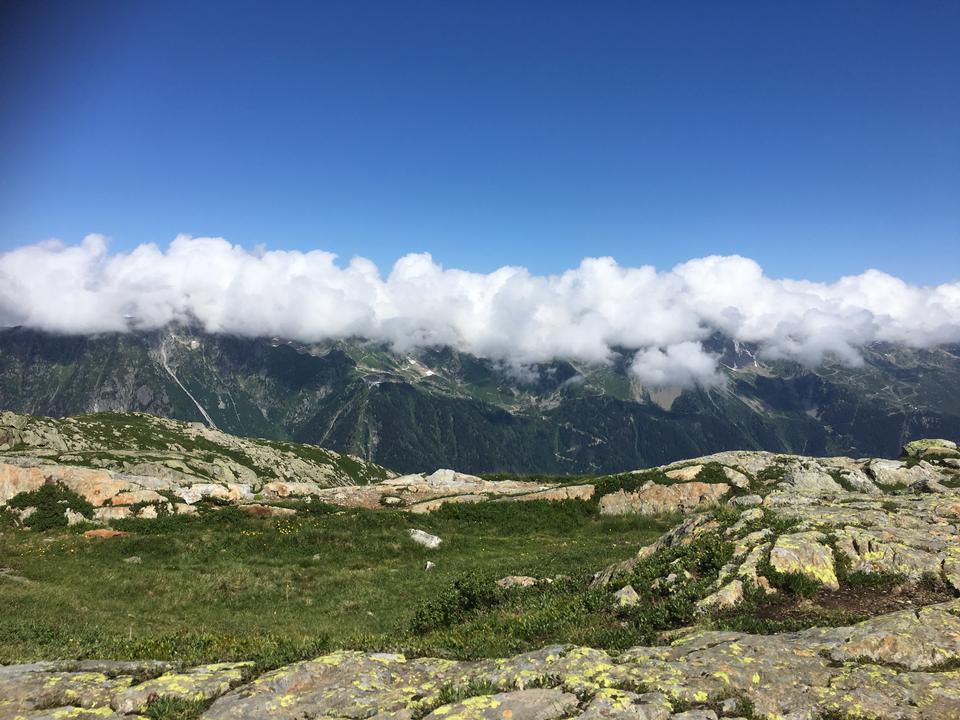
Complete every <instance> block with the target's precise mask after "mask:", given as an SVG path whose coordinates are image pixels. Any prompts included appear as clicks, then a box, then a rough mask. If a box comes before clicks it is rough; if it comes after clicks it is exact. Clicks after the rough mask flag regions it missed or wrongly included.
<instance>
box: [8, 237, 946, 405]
mask: <svg viewBox="0 0 960 720" xmlns="http://www.w3.org/2000/svg"><path fill="white" fill-rule="evenodd" d="M174 321H180V322H198V323H200V324H201V325H202V326H203V327H204V329H206V330H207V331H210V332H222V333H232V334H238V335H247V336H279V337H284V338H288V339H293V340H299V341H303V342H314V341H319V340H323V339H328V338H337V337H348V336H361V337H366V338H370V339H374V340H380V341H385V342H388V343H390V344H391V345H393V346H394V347H396V348H397V349H399V350H405V349H409V348H412V347H417V346H430V345H451V346H454V347H456V348H459V349H461V350H464V351H466V352H470V353H473V354H476V355H481V356H485V357H489V358H493V359H496V360H502V361H504V362H506V363H509V364H512V365H515V366H518V367H519V366H523V365H525V364H529V363H533V362H539V361H545V360H550V359H553V358H571V359H580V360H586V361H590V362H607V361H609V360H610V358H611V357H612V355H613V352H614V351H613V350H612V348H614V347H622V348H629V349H631V350H635V351H636V354H635V356H634V358H633V364H632V366H631V367H632V370H633V372H634V373H635V374H636V375H637V377H638V378H639V379H640V381H641V382H643V383H644V384H647V385H651V386H690V385H692V384H694V383H700V384H710V383H715V382H717V381H718V378H719V375H718V372H717V370H718V366H717V358H716V357H714V356H713V355H711V354H709V353H708V352H706V351H705V350H704V347H703V344H702V342H703V340H704V339H706V338H707V337H709V336H710V335H712V334H713V333H715V332H718V331H719V332H722V333H724V334H725V335H727V336H729V337H731V338H733V339H735V340H739V341H743V342H749V343H755V344H757V345H758V346H759V348H760V351H761V353H763V354H764V355H766V356H770V357H783V358H791V359H795V360H799V361H800V362H803V363H805V364H807V365H816V364H818V363H820V362H821V361H822V360H823V358H824V356H826V355H828V354H830V355H833V356H837V357H839V358H840V359H841V360H843V361H845V362H848V363H854V364H855V363H856V362H857V361H858V360H859V354H858V348H860V347H862V346H863V345H865V344H867V343H870V342H874V341H878V340H884V341H890V342H895V343H902V344H905V345H909V346H913V347H928V346H933V345H937V344H942V343H946V342H958V341H960V282H957V283H950V284H944V285H939V286H937V287H916V286H911V285H908V284H907V283H905V282H903V281H902V280H900V279H898V278H896V277H893V276H891V275H887V274H886V273H882V272H879V271H876V270H868V271H866V272H864V273H863V274H861V275H856V276H850V277H845V278H842V279H841V280H839V281H837V282H835V283H829V284H827V283H814V282H807V281H802V280H778V279H773V278H769V277H766V276H765V275H764V274H763V270H762V269H761V267H760V266H759V265H758V264H757V263H756V262H754V261H753V260H750V259H748V258H744V257H739V256H726V257H721V256H710V257H704V258H698V259H695V260H690V261H689V262H685V263H683V264H681V265H678V266H676V267H675V268H673V269H672V270H668V271H657V270H656V269H655V268H653V267H651V266H643V267H623V266H621V265H618V264H617V263H616V262H615V261H614V260H613V259H611V258H587V259H585V260H583V261H582V262H581V263H580V265H579V267H576V268H574V269H571V270H568V271H567V272H564V273H562V274H560V275H550V276H539V275H532V274H531V273H530V272H529V271H528V270H527V269H525V268H522V267H503V268H500V269H499V270H496V271H494V272H492V273H489V274H480V273H471V272H465V271H462V270H453V269H444V268H443V267H441V266H440V265H438V264H437V263H435V262H434V261H433V259H432V258H431V257H430V256H429V255H427V254H411V255H406V256H405V257H403V258H401V259H400V260H398V261H397V263H396V264H395V265H394V266H393V268H392V270H391V271H390V273H389V274H388V275H386V276H383V275H381V273H380V271H379V269H378V268H377V267H376V266H375V265H374V264H373V263H372V262H370V261H369V260H366V259H363V258H354V259H353V260H351V261H350V262H349V263H346V264H338V263H337V262H336V256H335V255H333V254H331V253H328V252H323V251H319V250H318V251H312V252H297V251H257V252H250V251H247V250H245V249H243V248H241V247H239V246H236V245H231V244H230V243H229V242H227V241H226V240H223V239H221V238H191V237H188V236H179V237H177V238H176V239H175V240H174V241H173V242H172V243H171V244H170V246H169V247H168V248H167V249H165V250H163V249H161V248H159V247H157V246H156V245H153V244H149V245H141V246H139V247H137V248H136V249H135V250H133V251H131V252H127V253H115V254H111V253H110V252H109V251H108V248H107V242H106V240H105V238H104V237H102V236H100V235H89V236H87V237H86V238H85V239H84V240H83V242H82V243H81V244H79V245H72V246H71V245H64V244H62V243H60V242H57V241H50V242H44V243H39V244H36V245H29V246H24V247H20V248H17V249H15V250H12V251H9V252H6V253H3V254H0V325H24V326H28V327H33V328H38V329H43V330H48V331H55V332H65V333H95V332H105V331H125V330H129V329H130V328H131V327H133V328H139V329H149V328H156V327H160V326H163V325H165V324H167V323H170V322H174Z"/></svg>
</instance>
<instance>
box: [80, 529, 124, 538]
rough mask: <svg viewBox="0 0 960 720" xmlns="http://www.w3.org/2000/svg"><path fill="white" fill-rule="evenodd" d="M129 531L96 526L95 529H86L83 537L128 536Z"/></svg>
mask: <svg viewBox="0 0 960 720" xmlns="http://www.w3.org/2000/svg"><path fill="white" fill-rule="evenodd" d="M129 535H130V533H128V532H123V531H122V530H110V529H108V528H97V529H96V530H87V531H86V532H85V533H84V534H83V536H84V537H85V538H118V537H128V536H129Z"/></svg>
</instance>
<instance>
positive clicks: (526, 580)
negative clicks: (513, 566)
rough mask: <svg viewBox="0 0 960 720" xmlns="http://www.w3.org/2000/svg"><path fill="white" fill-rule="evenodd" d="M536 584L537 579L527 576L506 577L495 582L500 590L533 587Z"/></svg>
mask: <svg viewBox="0 0 960 720" xmlns="http://www.w3.org/2000/svg"><path fill="white" fill-rule="evenodd" d="M536 584H537V579H536V578H534V577H530V576H529V575H507V576H506V577H502V578H500V579H499V580H497V585H499V586H500V587H502V588H515V587H533V586H534V585H536Z"/></svg>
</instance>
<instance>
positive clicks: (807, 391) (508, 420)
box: [0, 327, 960, 473]
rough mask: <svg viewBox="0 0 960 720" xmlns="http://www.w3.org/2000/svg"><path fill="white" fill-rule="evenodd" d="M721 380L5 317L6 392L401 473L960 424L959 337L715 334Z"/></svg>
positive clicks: (621, 463)
mask: <svg viewBox="0 0 960 720" xmlns="http://www.w3.org/2000/svg"><path fill="white" fill-rule="evenodd" d="M707 347H708V350H710V351H711V352H715V353H718V354H720V355H721V356H722V361H723V364H724V368H725V372H726V374H727V376H728V383H727V384H726V386H725V387H722V388H718V389H712V390H703V389H694V390H687V391H683V392H680V391H670V390H658V389H653V388H646V387H642V386H640V385H639V384H638V382H637V381H636V379H635V378H632V377H631V376H630V375H629V373H628V371H627V368H628V366H629V360H630V356H629V353H624V354H623V355H622V356H621V358H620V359H619V361H618V362H615V363H614V364H613V365H611V366H591V365H587V364H584V363H578V362H567V361H557V362H553V363H545V364H541V365H537V366H534V367H533V368H531V369H530V371H529V372H527V373H524V374H522V375H521V376H518V375H517V374H516V373H515V372H511V371H509V370H508V369H505V368H502V367H499V366H498V365H497V364H495V363H493V362H491V361H489V360H485V359H482V358H477V357H474V356H471V355H466V354H464V353H460V352H457V351H455V350H452V349H450V348H437V349H428V350H420V351H417V352H414V353H410V354H397V353H393V352H390V351H389V350H387V349H385V348H384V347H382V346H378V345H373V344H369V343H365V342H363V341H362V340H355V341H339V342H329V343H323V344H318V345H313V346H304V345H300V344H295V343H288V342H284V341H282V340H279V339H248V338H236V337H228V336H220V335H209V334H205V333H202V332H198V331H196V330H193V329H189V328H182V327H178V328H167V329H164V330H162V331H155V332H145V333H127V334H115V333H114V334H104V335H97V336H58V335H50V334H45V333H41V332H36V331H32V330H26V329H21V328H13V329H7V330H3V331H0V409H8V410H14V411H17V412H24V413H31V414H36V415H54V416H64V415H76V414H82V413H90V412H97V411H143V412H149V413H152V414H156V415H161V416H166V417H171V418H178V419H182V420H188V421H195V422H203V423H206V424H212V425H214V426H216V427H217V428H220V429H222V430H224V431H226V432H230V433H234V434H238V435H245V436H249V437H264V438H270V439H274V440H287V441H295V442H300V443H310V444H316V445H320V446H322V447H328V448H331V449H334V450H336V451H339V452H344V453H351V454H355V455H358V456H360V457H363V458H366V459H368V460H371V461H374V462H376V463H379V464H382V465H384V466H386V467H389V468H392V469H394V470H397V471H400V472H418V471H433V470H435V469H436V468H438V467H455V468H457V469H458V470H461V471H464V472H492V471H507V472H526V473H531V472H539V473H606V472H617V471H621V470H627V469H634V468H637V467H645V466H652V465H658V464H662V463H666V462H670V461H672V460H676V459H679V458H683V457H695V456H698V455H703V454H707V453H711V452H717V451H721V450H726V449H732V448H739V449H744V448H745V449H764V450H771V451H775V452H795V453H801V454H807V455H831V454H845V455H854V456H858V455H859V456H887V457H893V456H895V455H896V454H897V453H898V451H899V448H900V445H901V444H902V443H903V442H904V441H905V440H908V439H910V438H912V437H925V436H926V437H929V436H937V437H946V438H951V439H954V440H957V439H960V348H958V347H957V346H944V347H940V348H935V349H932V350H922V351H919V350H910V349H905V348H900V347H895V346H889V345H874V346H871V347H868V348H865V349H864V350H863V354H864V361H865V362H864V364H863V365H862V366H861V367H858V368H849V367H844V366H842V365H839V364H836V363H827V364H825V365H824V366H822V367H820V368H818V369H817V370H809V369H806V368H803V367H801V366H799V365H797V364H795V363H789V362H763V361H758V360H757V359H756V358H755V357H754V355H753V352H754V348H751V347H749V346H744V345H742V344H737V343H734V342H732V341H729V340H727V339H725V338H722V337H715V338H712V339H711V341H710V342H709V343H707Z"/></svg>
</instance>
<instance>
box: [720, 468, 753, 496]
mask: <svg viewBox="0 0 960 720" xmlns="http://www.w3.org/2000/svg"><path fill="white" fill-rule="evenodd" d="M723 474H724V475H726V476H727V480H728V481H729V483H730V484H731V485H733V486H734V487H735V488H740V489H741V490H745V489H747V488H748V487H750V478H748V477H747V476H746V475H744V474H743V473H742V472H740V471H739V470H734V469H733V468H732V467H727V466H726V465H724V466H723Z"/></svg>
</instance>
